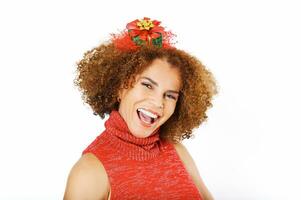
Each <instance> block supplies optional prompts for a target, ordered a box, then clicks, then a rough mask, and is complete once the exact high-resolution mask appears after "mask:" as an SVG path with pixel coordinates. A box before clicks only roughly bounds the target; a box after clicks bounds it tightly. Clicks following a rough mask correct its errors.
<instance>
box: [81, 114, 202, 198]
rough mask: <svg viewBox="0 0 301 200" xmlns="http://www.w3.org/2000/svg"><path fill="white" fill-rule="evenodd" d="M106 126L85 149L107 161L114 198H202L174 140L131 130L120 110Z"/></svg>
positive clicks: (105, 163)
mask: <svg viewBox="0 0 301 200" xmlns="http://www.w3.org/2000/svg"><path fill="white" fill-rule="evenodd" d="M105 128H106V129H105V130H104V131H103V132H102V133H101V134H100V135H99V136H97V137H96V139H95V140H94V141H93V142H92V143H91V144H90V145H89V146H88V147H87V148H86V149H85V150H84V151H83V152H82V154H85V153H88V152H90V153H93V154H94V155H95V156H96V157H97V158H98V159H99V160H100V161H101V163H102V164H103V166H104V168H105V170H106V172H107V174H108V178H109V182H110V187H111V198H110V199H111V200H129V199H132V200H134V199H135V200H136V199H141V200H142V199H143V200H155V199H156V200H161V199H162V200H169V199H170V200H171V199H172V200H202V197H201V195H200V194H199V191H198V189H197V187H196V186H195V184H194V183H193V181H192V178H191V176H190V175H189V174H188V172H187V170H186V168H185V166H184V164H183V163H182V161H181V160H180V158H179V156H178V154H177V152H176V150H175V148H174V146H173V144H171V143H170V142H168V141H165V140H162V139H160V137H159V129H157V130H155V131H154V132H153V134H152V135H151V136H149V137H147V138H137V137H135V136H134V135H132V134H131V132H130V130H129V129H128V126H127V124H126V122H125V121H124V119H123V118H122V116H121V115H120V113H119V112H118V111H112V112H111V114H110V116H109V118H108V120H107V121H105Z"/></svg>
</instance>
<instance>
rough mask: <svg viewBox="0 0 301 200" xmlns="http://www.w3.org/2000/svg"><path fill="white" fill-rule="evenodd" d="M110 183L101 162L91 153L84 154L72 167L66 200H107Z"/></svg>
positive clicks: (65, 195)
mask: <svg viewBox="0 0 301 200" xmlns="http://www.w3.org/2000/svg"><path fill="white" fill-rule="evenodd" d="M108 191H109V181H108V176H107V174H106V171H105V169H104V167H103V165H102V164H101V162H100V161H99V160H98V159H97V158H96V157H95V156H94V155H93V154H91V153H87V154H84V155H83V156H82V157H81V158H80V159H79V160H78V161H77V162H76V163H75V165H74V166H73V167H72V169H71V171H70V173H69V176H68V180H67V184H66V190H65V194H64V200H105V199H107V195H108Z"/></svg>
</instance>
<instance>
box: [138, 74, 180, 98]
mask: <svg viewBox="0 0 301 200" xmlns="http://www.w3.org/2000/svg"><path fill="white" fill-rule="evenodd" d="M141 78H144V79H147V80H149V81H150V82H151V83H152V84H154V85H155V86H159V85H158V83H157V82H156V81H154V80H153V79H151V78H149V77H146V76H142V77H141ZM167 92H172V93H177V94H179V93H180V92H178V91H175V90H167Z"/></svg>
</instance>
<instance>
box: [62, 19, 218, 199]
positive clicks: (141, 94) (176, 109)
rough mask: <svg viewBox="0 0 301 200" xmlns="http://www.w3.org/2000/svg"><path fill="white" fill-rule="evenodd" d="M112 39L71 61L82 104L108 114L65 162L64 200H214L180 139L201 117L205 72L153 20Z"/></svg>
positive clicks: (208, 82) (208, 86)
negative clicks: (67, 167) (102, 124)
mask: <svg viewBox="0 0 301 200" xmlns="http://www.w3.org/2000/svg"><path fill="white" fill-rule="evenodd" d="M112 36H113V37H112V38H111V39H110V41H108V43H105V44H101V45H100V46H99V47H96V48H94V49H92V50H91V51H88V52H87V53H85V56H84V58H83V59H82V60H81V61H80V62H78V69H77V70H78V76H77V78H76V79H75V84H76V85H77V86H79V88H80V90H81V91H82V93H83V96H82V97H83V99H84V101H85V102H86V103H88V104H89V105H90V106H91V108H92V109H93V111H94V114H95V115H99V116H100V117H101V118H102V119H104V117H105V114H108V115H109V118H108V119H107V121H105V130H104V131H103V132H102V133H101V134H100V135H99V136H98V137H96V139H95V140H94V141H93V142H92V143H91V144H90V145H88V147H87V148H86V149H85V150H84V151H83V152H82V156H81V158H80V159H79V160H78V161H77V162H76V163H75V165H74V166H73V167H72V169H71V171H70V174H69V176H68V180H67V185H66V190H65V194H64V200H77V199H79V200H80V199H91V200H93V199H95V200H96V199H111V200H114V199H148V200H149V199H203V200H208V199H210V200H211V199H213V197H212V195H211V194H210V192H209V191H208V189H207V188H206V186H205V184H204V183H203V181H202V179H201V177H200V174H199V172H198V170H197V167H196V165H195V163H194V161H193V159H192V157H191V156H190V154H189V152H188V151H187V149H186V148H185V147H184V145H183V144H181V141H182V140H183V139H188V138H190V137H191V135H192V129H193V128H196V127H198V126H199V125H200V124H201V123H202V122H203V121H205V120H206V119H207V116H206V113H205V112H206V110H207V109H208V108H209V107H211V106H212V104H211V100H212V97H213V95H215V94H217V88H216V84H215V80H214V78H213V76H212V74H211V73H210V72H209V71H208V70H207V69H206V68H205V66H204V65H202V63H201V62H200V61H199V60H198V59H197V58H195V57H193V56H191V55H189V54H188V53H186V52H184V51H182V50H179V49H177V48H175V47H174V46H173V44H172V42H171V40H172V39H173V36H174V35H173V34H172V33H171V32H167V31H165V30H164V28H163V27H161V26H160V22H159V21H156V20H150V19H149V18H144V19H142V20H135V21H133V22H131V23H128V24H127V30H125V31H123V32H121V33H120V34H117V35H116V34H113V35H112Z"/></svg>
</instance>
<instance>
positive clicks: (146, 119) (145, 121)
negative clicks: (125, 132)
mask: <svg viewBox="0 0 301 200" xmlns="http://www.w3.org/2000/svg"><path fill="white" fill-rule="evenodd" d="M137 115H138V118H139V119H140V121H141V122H143V124H145V125H147V126H152V125H154V124H155V122H157V121H158V119H159V118H160V117H157V118H153V117H151V116H148V115H146V114H145V113H143V112H141V111H139V110H138V109H137Z"/></svg>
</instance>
